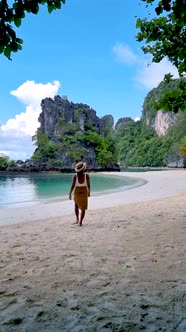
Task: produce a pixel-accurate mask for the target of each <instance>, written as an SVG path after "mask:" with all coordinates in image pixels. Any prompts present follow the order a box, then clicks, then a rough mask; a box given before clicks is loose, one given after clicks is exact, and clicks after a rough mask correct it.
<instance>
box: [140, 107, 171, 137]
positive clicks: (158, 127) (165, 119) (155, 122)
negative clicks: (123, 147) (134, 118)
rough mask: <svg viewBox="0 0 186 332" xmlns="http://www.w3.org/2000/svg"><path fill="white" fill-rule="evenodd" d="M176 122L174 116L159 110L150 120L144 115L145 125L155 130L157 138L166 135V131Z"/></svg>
mask: <svg viewBox="0 0 186 332" xmlns="http://www.w3.org/2000/svg"><path fill="white" fill-rule="evenodd" d="M175 122H176V114H174V113H172V112H164V111H162V110H159V111H157V112H156V115H155V117H153V118H150V117H149V116H148V115H147V114H146V125H147V126H151V127H152V128H154V129H155V131H156V133H157V135H158V136H164V135H166V134H167V131H168V129H169V128H170V127H171V126H172V125H173V124H174V123H175Z"/></svg>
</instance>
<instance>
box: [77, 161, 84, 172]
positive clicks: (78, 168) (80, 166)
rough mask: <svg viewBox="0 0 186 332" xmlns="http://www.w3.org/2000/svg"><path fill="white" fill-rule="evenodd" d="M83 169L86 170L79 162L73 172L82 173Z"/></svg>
mask: <svg viewBox="0 0 186 332" xmlns="http://www.w3.org/2000/svg"><path fill="white" fill-rule="evenodd" d="M85 168H86V163H83V162H82V161H79V162H78V163H77V164H76V166H75V172H76V173H78V172H81V171H84V170H85Z"/></svg>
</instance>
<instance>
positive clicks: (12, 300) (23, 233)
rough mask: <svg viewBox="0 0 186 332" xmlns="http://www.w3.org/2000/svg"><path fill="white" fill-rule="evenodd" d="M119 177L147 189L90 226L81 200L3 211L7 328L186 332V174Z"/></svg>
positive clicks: (107, 208)
mask: <svg viewBox="0 0 186 332" xmlns="http://www.w3.org/2000/svg"><path fill="white" fill-rule="evenodd" d="M109 174H110V173H109ZM109 174H108V176H109ZM114 174H115V175H116V173H114ZM118 176H131V177H138V178H142V179H143V180H145V184H144V185H143V186H139V187H137V188H133V189H130V190H128V191H118V192H114V193H110V194H104V195H99V196H94V197H90V200H89V210H88V211H87V214H86V217H85V221H84V225H83V227H79V226H77V225H74V224H73V222H74V219H75V218H74V215H73V202H72V201H63V202H60V201H59V200H58V201H52V202H50V203H49V202H41V203H38V204H37V205H30V206H23V207H13V208H2V209H1V211H0V225H1V226H0V332H53V331H54V332H62V331H69V332H96V331H101V332H105V331H108V332H110V331H113V332H116V331H117V332H125V331H129V332H139V331H141V330H144V331H147V332H157V331H166V332H171V331H175V332H183V331H186V170H168V171H160V172H157V171H153V172H145V173H119V174H118Z"/></svg>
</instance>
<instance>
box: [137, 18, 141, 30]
mask: <svg viewBox="0 0 186 332" xmlns="http://www.w3.org/2000/svg"><path fill="white" fill-rule="evenodd" d="M140 27H141V20H140V18H138V19H137V20H136V29H139V28H140Z"/></svg>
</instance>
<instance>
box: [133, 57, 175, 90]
mask: <svg viewBox="0 0 186 332" xmlns="http://www.w3.org/2000/svg"><path fill="white" fill-rule="evenodd" d="M168 73H171V74H172V75H173V76H174V78H178V77H179V75H178V71H177V69H176V67H174V66H173V65H172V64H171V63H170V62H169V61H168V60H167V59H166V58H164V59H163V60H162V61H161V62H159V63H154V62H152V63H149V62H148V60H146V61H144V62H143V63H142V65H141V67H140V68H138V69H137V75H136V77H135V80H136V81H137V82H138V83H140V84H141V85H143V86H144V87H145V88H147V89H152V88H154V87H157V85H158V84H159V83H160V82H161V81H162V80H163V78H164V76H165V74H168Z"/></svg>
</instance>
